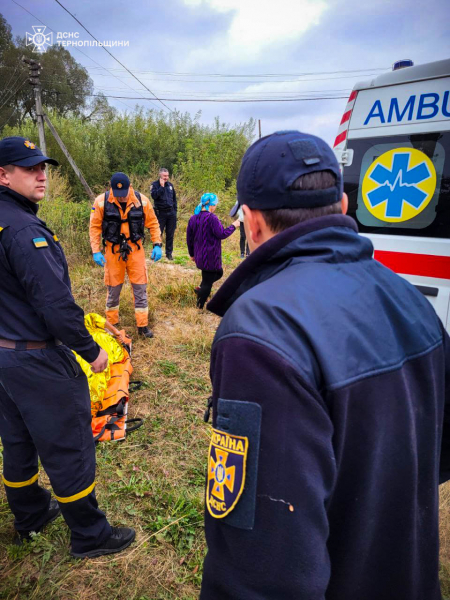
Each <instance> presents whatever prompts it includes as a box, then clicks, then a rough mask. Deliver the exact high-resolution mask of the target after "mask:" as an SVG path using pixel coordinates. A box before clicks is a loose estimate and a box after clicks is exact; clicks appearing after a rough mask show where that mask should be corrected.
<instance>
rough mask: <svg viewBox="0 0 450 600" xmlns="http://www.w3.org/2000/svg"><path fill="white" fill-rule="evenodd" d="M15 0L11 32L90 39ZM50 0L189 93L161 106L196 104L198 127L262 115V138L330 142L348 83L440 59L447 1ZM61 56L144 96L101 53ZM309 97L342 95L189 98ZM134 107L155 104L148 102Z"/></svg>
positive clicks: (58, 15) (57, 14)
mask: <svg viewBox="0 0 450 600" xmlns="http://www.w3.org/2000/svg"><path fill="white" fill-rule="evenodd" d="M18 3H19V4H20V5H21V6H22V7H23V8H21V7H20V6H18V4H17V3H15V2H14V1H13V0H2V2H1V8H0V12H2V14H3V15H4V17H5V18H6V20H7V21H8V22H9V24H10V25H11V27H12V31H13V34H14V35H18V36H25V34H26V32H30V33H33V29H32V27H33V25H34V26H39V25H41V23H40V21H42V22H43V23H44V24H45V25H46V26H47V28H51V29H52V30H53V31H54V32H74V33H76V32H78V33H79V38H78V39H79V40H86V41H87V40H91V39H92V38H90V36H89V34H88V33H87V32H86V31H84V30H83V28H82V27H81V26H80V25H79V24H78V23H77V22H76V21H75V20H73V18H72V17H71V16H70V15H69V14H67V13H66V12H65V11H64V10H63V8H61V6H59V5H58V4H57V3H56V2H55V1H54V0H40V1H39V2H36V1H35V0H34V1H33V0H18ZM61 3H62V4H63V5H64V6H65V7H66V8H67V9H68V10H69V11H70V12H72V13H73V14H75V16H76V17H77V18H78V19H79V20H80V21H81V23H83V25H84V26H85V27H86V28H87V29H89V31H90V32H91V33H92V34H93V35H94V36H95V37H96V38H97V39H98V40H100V41H103V40H105V41H109V40H110V41H128V42H129V46H128V47H113V48H110V51H111V52H112V53H113V54H114V56H116V57H117V58H118V59H119V60H120V61H121V62H122V63H123V64H124V65H126V66H127V67H128V68H129V69H130V70H131V71H133V72H134V73H135V74H136V75H137V76H138V77H139V79H141V81H143V82H144V83H145V85H146V86H147V87H148V88H149V89H150V90H152V91H153V92H154V93H155V94H156V95H157V96H158V97H160V98H194V99H195V101H194V102H179V101H172V100H171V101H164V102H165V104H167V106H169V107H170V108H171V109H174V108H176V109H178V110H181V111H183V112H184V111H189V112H190V113H192V114H193V115H194V114H195V113H197V112H198V111H199V110H201V111H202V117H201V119H202V121H203V122H205V123H211V122H212V121H213V119H214V117H215V116H219V117H220V120H221V121H223V122H227V123H236V122H244V121H247V120H248V119H249V118H250V117H253V118H255V119H261V124H262V133H263V135H265V134H267V133H271V132H273V131H276V130H280V129H300V130H303V131H308V132H311V133H315V134H317V135H320V136H322V137H323V138H324V139H326V140H327V141H328V142H329V143H332V142H333V140H334V137H335V135H336V131H337V128H338V126H339V122H340V119H341V116H342V114H343V112H344V109H345V105H346V98H347V97H348V95H349V93H350V91H351V89H352V88H353V86H354V84H355V83H356V82H357V81H360V80H365V79H371V78H372V77H373V76H375V75H377V74H379V73H382V72H383V70H390V68H391V65H392V63H393V62H394V61H395V60H398V59H401V58H411V59H412V60H413V61H414V62H415V64H422V63H426V62H430V61H434V60H441V59H444V58H450V25H449V24H450V19H449V16H450V2H449V0H429V2H423V0H420V1H418V0H372V1H370V0H366V1H365V2H362V1H361V0H346V1H344V0H150V1H147V2H143V1H140V0H135V1H134V2H131V1H129V0H128V1H125V0H108V1H106V0H90V2H89V3H88V2H81V1H79V0H61ZM24 9H26V10H28V11H29V12H30V13H32V14H33V15H34V16H32V15H30V14H29V13H28V12H26V10H24ZM39 20H40V21H39ZM48 31H49V29H47V31H46V33H47V32H48ZM55 38H56V35H55V34H54V41H55ZM70 52H71V53H72V55H73V56H74V57H75V58H76V60H77V61H78V62H80V63H81V64H82V65H83V66H85V67H86V68H87V69H88V71H89V73H90V75H91V77H92V79H93V81H94V85H95V86H96V90H98V91H100V90H101V91H103V92H104V93H105V94H106V95H120V96H128V97H130V96H135V97H136V96H145V97H148V96H150V94H149V92H148V91H147V90H145V89H144V88H143V87H142V86H141V85H140V84H139V83H138V82H137V81H136V80H135V79H133V78H132V77H131V76H130V75H129V74H128V73H127V72H126V71H123V70H122V68H121V67H120V65H118V64H117V63H116V62H115V61H114V59H113V58H112V57H111V56H109V55H108V54H107V53H106V52H105V50H104V49H102V48H96V47H83V48H82V52H83V53H84V54H82V53H81V52H79V51H78V50H77V49H74V48H70ZM94 61H95V62H94ZM100 65H101V67H105V68H106V69H109V72H108V71H106V70H105V69H104V68H100ZM116 69H118V70H116ZM357 71H359V72H357ZM211 74H217V75H218V76H212V75H211ZM114 75H115V76H114ZM273 75H276V77H273ZM237 76H239V77H237ZM117 78H119V79H117ZM130 88H132V89H130ZM316 96H331V97H342V96H343V97H344V98H337V99H329V100H305V101H295V102H274V101H271V102H261V103H256V102H248V103H233V104H231V103H206V102H200V101H199V100H198V98H200V97H203V98H216V99H223V98H228V99H230V98H234V99H243V98H246V99H250V100H255V99H257V98H261V99H262V98H264V99H267V98H270V99H275V98H278V99H282V98H299V97H306V98H311V97H316ZM110 102H111V104H113V105H114V106H116V108H118V109H119V110H121V111H122V110H123V111H125V110H128V111H132V110H133V107H134V106H135V104H136V102H137V101H135V100H122V101H121V102H119V101H117V100H110ZM139 103H140V104H143V105H145V106H146V107H149V108H152V107H153V108H154V107H155V106H159V108H162V106H161V105H160V104H159V103H158V102H155V104H151V103H150V102H147V101H142V102H139Z"/></svg>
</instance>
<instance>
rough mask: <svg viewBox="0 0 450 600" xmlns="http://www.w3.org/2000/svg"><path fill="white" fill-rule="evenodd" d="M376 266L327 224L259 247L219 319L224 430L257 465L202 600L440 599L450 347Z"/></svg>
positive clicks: (341, 228) (400, 283)
mask: <svg viewBox="0 0 450 600" xmlns="http://www.w3.org/2000/svg"><path fill="white" fill-rule="evenodd" d="M372 253H373V247H372V244H371V242H370V241H369V240H368V239H366V238H364V237H362V236H359V235H358V234H357V231H356V226H355V224H354V221H353V220H352V219H350V218H349V217H345V216H342V215H335V216H330V217H322V218H319V219H313V220H311V221H308V222H306V223H303V224H299V225H297V226H295V227H292V228H290V229H288V230H286V231H284V232H282V233H280V234H278V235H276V236H275V237H274V238H272V239H271V240H269V241H268V242H266V243H265V244H263V245H262V246H261V247H260V248H258V249H257V250H256V251H255V252H254V253H252V254H251V255H250V257H249V258H247V259H246V260H245V262H243V263H242V265H241V266H240V267H238V269H237V270H236V271H235V272H234V273H233V274H232V275H231V276H230V277H229V278H228V280H227V281H226V282H225V284H224V285H223V286H222V287H221V288H220V290H219V291H218V292H217V294H216V295H215V296H214V298H213V300H212V301H211V302H210V303H209V305H208V308H209V309H210V310H211V311H213V312H215V313H216V314H218V315H220V316H223V317H224V318H223V319H222V322H221V325H220V327H219V329H218V331H217V334H216V337H215V340H214V344H213V348H212V358H211V379H212V383H213V415H214V417H213V426H214V427H215V428H216V429H218V430H221V431H226V432H227V433H228V434H236V435H239V436H247V437H248V439H249V450H248V457H247V467H246V482H245V486H244V490H243V493H242V496H241V497H240V498H239V500H238V502H237V504H236V506H235V508H234V509H233V510H232V511H231V512H230V513H229V514H228V515H227V516H225V517H224V518H215V517H213V516H211V514H209V509H208V510H207V511H206V517H205V519H206V538H207V543H208V554H207V557H206V559H205V565H204V579H203V584H202V593H201V599H202V600H325V599H326V600H425V599H426V600H438V599H440V598H441V594H440V590H439V581H438V552H439V539H438V483H439V460H440V456H441V436H442V431H443V429H444V441H443V444H442V459H441V477H442V479H443V480H444V479H448V477H449V467H450V451H449V439H450V431H449V429H450V427H449V421H450V420H449V418H448V414H447V415H446V416H445V418H444V409H445V410H448V408H446V407H447V405H448V404H449V403H450V344H449V338H448V335H447V334H446V333H445V332H444V330H443V327H442V324H441V323H440V321H439V319H438V317H437V315H436V313H435V312H434V310H433V308H432V307H431V305H430V304H429V303H428V301H427V300H426V299H425V298H424V297H423V296H422V295H421V294H420V292H418V291H417V290H416V289H415V288H414V286H412V285H411V284H409V283H408V282H406V281H405V280H403V279H401V278H400V277H398V276H397V275H396V274H394V273H393V272H392V271H390V270H389V269H386V268H385V267H384V266H382V265H381V264H380V263H379V262H377V261H375V260H373V259H372ZM255 405H257V406H256V408H255ZM258 407H260V408H258ZM259 419H260V421H259ZM444 420H445V425H444V428H443V422H444ZM217 457H218V454H217V452H216V454H215V458H216V459H217ZM222 457H223V453H222ZM232 459H233V457H231V458H230V456H227V457H226V461H228V462H227V464H228V463H230V464H231V462H230V461H231V460H232ZM220 460H222V458H221V459H220ZM233 460H234V459H233ZM208 467H211V468H210V469H209V470H211V472H212V471H213V470H214V463H213V464H212V463H211V462H209V463H208ZM221 469H222V470H221V471H220V472H219V471H218V473H219V475H218V477H219V479H218V480H221V479H220V478H221V477H222V475H223V473H228V472H229V471H225V470H224V469H223V468H222V467H221ZM236 469H238V467H236ZM237 474H238V470H236V471H235V473H234V475H235V476H236V477H238V475H237ZM234 484H236V482H234ZM229 487H230V489H231V488H232V487H233V483H232V482H230V483H229ZM219 488H220V486H219V485H218V486H217V489H218V490H219ZM208 489H209V488H208ZM223 489H224V490H225V496H224V497H225V499H226V498H227V495H228V494H229V492H228V491H227V489H226V488H225V487H224V488H223ZM214 502H215V505H214V506H215V507H219V509H221V508H220V507H221V504H220V502H218V501H217V499H216V500H215V501H214Z"/></svg>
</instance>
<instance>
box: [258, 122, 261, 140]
mask: <svg viewBox="0 0 450 600" xmlns="http://www.w3.org/2000/svg"><path fill="white" fill-rule="evenodd" d="M258 125H259V139H261V119H258Z"/></svg>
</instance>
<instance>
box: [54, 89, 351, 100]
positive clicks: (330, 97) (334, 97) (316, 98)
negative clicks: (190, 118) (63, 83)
mask: <svg viewBox="0 0 450 600" xmlns="http://www.w3.org/2000/svg"><path fill="white" fill-rule="evenodd" d="M45 91H47V92H54V93H60V94H65V92H55V91H54V90H45ZM87 96H91V97H103V98H114V99H116V100H117V99H119V98H125V99H126V100H152V98H130V97H129V96H106V95H103V94H87ZM347 98H348V96H316V97H311V98H252V99H243V100H236V99H233V98H222V99H218V98H161V100H165V101H166V102H223V103H225V102H227V103H229V102H304V101H307V100H341V99H347Z"/></svg>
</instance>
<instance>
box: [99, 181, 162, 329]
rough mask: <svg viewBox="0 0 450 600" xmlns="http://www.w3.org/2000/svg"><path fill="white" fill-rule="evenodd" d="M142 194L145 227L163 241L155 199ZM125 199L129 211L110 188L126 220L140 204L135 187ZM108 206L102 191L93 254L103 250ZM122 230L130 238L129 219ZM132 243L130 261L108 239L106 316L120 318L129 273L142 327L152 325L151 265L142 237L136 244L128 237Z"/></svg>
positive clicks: (114, 320)
mask: <svg viewBox="0 0 450 600" xmlns="http://www.w3.org/2000/svg"><path fill="white" fill-rule="evenodd" d="M140 196H141V203H142V208H143V212H144V227H147V228H148V230H149V231H150V236H151V240H152V242H153V244H161V231H160V229H159V223H158V219H157V218H156V215H155V212H154V210H153V207H152V205H151V202H150V200H149V199H148V198H147V197H146V196H144V194H141V195H140ZM123 200H124V201H125V200H126V207H125V211H123V210H122V206H121V203H120V202H119V200H118V198H115V197H114V196H113V193H112V190H110V191H109V197H108V199H107V200H106V202H111V203H114V204H115V205H116V206H117V207H118V208H119V210H120V214H121V217H122V219H126V218H127V216H128V213H129V212H130V210H131V208H132V207H133V205H134V206H136V207H139V200H138V198H137V197H136V195H135V193H134V190H133V188H132V187H131V186H130V189H129V192H128V196H127V197H126V198H124V199H123ZM104 206H105V194H100V196H97V198H96V199H95V202H94V205H93V207H92V209H91V219H90V225H89V237H90V240H91V249H92V253H93V254H95V253H96V252H100V251H101V238H102V223H103V215H104ZM120 232H121V233H123V234H124V235H125V237H126V238H129V236H130V229H129V224H128V222H127V221H124V222H123V223H122V224H121V230H120ZM128 244H129V245H130V246H131V249H132V251H131V252H130V253H129V254H128V260H127V261H124V260H122V259H121V258H120V253H119V252H118V248H117V244H116V246H115V248H114V252H113V248H112V246H113V245H112V243H111V242H108V241H106V249H105V259H106V265H105V284H106V285H107V287H108V294H107V297H106V318H107V319H108V321H109V322H110V323H111V324H112V325H115V324H117V323H118V321H119V297H120V292H121V290H122V286H123V283H124V281H125V273H128V278H129V280H130V283H131V287H132V289H133V296H134V310H135V316H136V324H137V326H138V327H145V326H146V325H148V303H147V280H148V279H147V267H146V264H145V252H144V248H143V245H142V240H139V242H138V243H137V244H134V243H132V242H131V240H128ZM119 258H120V260H119Z"/></svg>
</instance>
